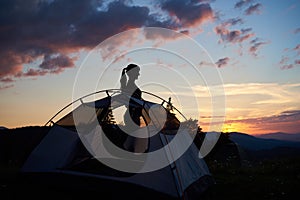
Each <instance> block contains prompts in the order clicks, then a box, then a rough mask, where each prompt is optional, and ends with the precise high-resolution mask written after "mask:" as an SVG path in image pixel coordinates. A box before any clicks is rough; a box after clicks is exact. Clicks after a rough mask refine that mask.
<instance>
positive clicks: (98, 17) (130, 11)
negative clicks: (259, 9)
mask: <svg viewBox="0 0 300 200" xmlns="http://www.w3.org/2000/svg"><path fill="white" fill-rule="evenodd" d="M209 2H210V1H201V0H199V1H180V0H175V1H162V2H158V9H157V11H156V12H154V13H153V12H152V13H150V9H149V7H147V6H138V5H133V4H129V3H127V1H108V2H104V1H97V0H96V1H95V0H85V1H81V0H64V1H60V0H51V1H36V0H28V1H26V2H25V1H19V0H3V1H1V2H0V42H1V49H0V82H2V81H1V80H4V79H3V78H5V77H7V78H14V77H22V76H31V75H36V76H38V75H39V74H40V75H45V74H47V73H60V72H62V71H64V69H66V68H71V67H73V66H74V58H72V57H71V56H70V55H72V54H73V53H76V52H78V51H79V50H90V49H92V48H94V47H95V46H96V45H97V44H99V43H100V42H102V41H104V40H105V39H106V38H108V37H110V36H112V35H114V34H117V33H120V32H122V31H125V30H129V29H133V28H141V27H145V26H156V27H163V28H170V29H175V30H187V28H190V27H193V26H194V27H198V26H199V25H201V24H202V23H204V22H206V21H210V20H213V17H214V13H213V10H212V8H211V7H210V5H209V4H208V3H209ZM158 13H160V15H158ZM162 13H163V14H162ZM161 15H164V16H163V17H161ZM147 36H148V37H151V36H150V35H149V33H148V35H147ZM125 41H126V38H125V39H124V40H122V41H116V43H115V44H114V45H115V46H118V44H120V43H124V42H125ZM110 47H111V46H110ZM110 47H108V48H110ZM112 53H114V52H112ZM54 55H60V56H58V57H55V56H54ZM53 56H54V57H53ZM50 57H52V58H50ZM39 60H42V64H40V65H38V66H36V68H32V69H30V70H29V71H25V68H24V65H28V64H31V63H34V62H36V61H39Z"/></svg>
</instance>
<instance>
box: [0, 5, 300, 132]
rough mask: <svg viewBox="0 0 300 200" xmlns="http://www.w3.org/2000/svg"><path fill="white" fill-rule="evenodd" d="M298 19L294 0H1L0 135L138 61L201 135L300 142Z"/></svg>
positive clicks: (145, 77)
mask: <svg viewBox="0 0 300 200" xmlns="http://www.w3.org/2000/svg"><path fill="white" fill-rule="evenodd" d="M299 18H300V1H297V0H273V1H269V0H264V1H263V0H262V1H259V0H226V1H221V0H219V1H218V0H187V1H181V0H153V1H137V0H136V1H134V0H131V1H101V0H86V1H81V0H72V1H71V0H64V1H58V0H27V1H21V0H2V1H0V41H1V46H0V97H1V98H0V126H4V127H8V128H16V127H22V126H35V125H44V124H45V123H46V122H47V121H48V120H49V119H50V118H51V117H52V116H53V115H54V114H55V113H56V112H58V111H59V110H60V109H61V108H63V107H64V106H65V105H67V104H68V103H70V102H72V100H73V99H74V96H78V95H84V94H88V93H90V92H94V91H97V90H103V89H107V88H118V87H119V85H118V79H119V77H120V74H121V71H122V68H123V67H124V66H126V64H128V63H129V62H135V63H138V64H140V65H141V66H142V68H141V76H140V77H139V80H138V81H137V83H138V85H140V86H141V88H142V89H143V90H146V91H149V92H153V93H155V94H158V95H160V96H162V97H163V98H165V99H167V98H168V97H169V96H172V99H174V105H175V106H176V107H177V108H179V109H180V110H182V111H183V113H184V114H185V115H186V116H187V117H192V118H196V119H198V120H199V123H200V126H201V127H202V128H203V130H204V131H207V130H211V127H213V126H212V125H213V124H221V125H222V128H221V129H222V131H225V132H230V131H238V132H244V133H248V134H262V133H271V132H286V133H299V132H300V103H299V99H300V78H299V75H300V21H299V20H298V19H299ZM150 27H153V28H150ZM159 28H162V29H163V31H160V32H158V31H157V30H161V29H159ZM174 32H175V33H174ZM148 47H151V48H148ZM147 48H148V49H147ZM137 49H139V50H137ZM173 51H174V52H173ZM172 52H173V53H172ZM190 61H191V62H190ZM74 91H75V92H74ZM74 93H76V95H74ZM216 102H217V103H216ZM212 119H213V120H212Z"/></svg>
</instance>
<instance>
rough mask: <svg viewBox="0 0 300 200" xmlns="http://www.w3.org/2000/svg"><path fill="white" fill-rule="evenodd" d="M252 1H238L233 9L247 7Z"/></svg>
mask: <svg viewBox="0 0 300 200" xmlns="http://www.w3.org/2000/svg"><path fill="white" fill-rule="evenodd" d="M252 2H253V0H241V1H238V2H237V3H236V4H235V5H234V8H242V7H244V6H247V5H249V4H250V3H252Z"/></svg>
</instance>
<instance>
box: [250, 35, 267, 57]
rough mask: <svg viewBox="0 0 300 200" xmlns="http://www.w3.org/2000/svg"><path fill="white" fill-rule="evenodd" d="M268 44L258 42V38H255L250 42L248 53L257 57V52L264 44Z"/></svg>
mask: <svg viewBox="0 0 300 200" xmlns="http://www.w3.org/2000/svg"><path fill="white" fill-rule="evenodd" d="M269 43H270V42H266V41H259V39H258V38H255V39H254V40H252V41H250V45H251V46H250V48H249V53H250V54H252V55H253V56H255V57H256V56H257V55H258V50H259V49H260V48H261V47H262V46H263V45H266V44H269Z"/></svg>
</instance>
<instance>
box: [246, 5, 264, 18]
mask: <svg viewBox="0 0 300 200" xmlns="http://www.w3.org/2000/svg"><path fill="white" fill-rule="evenodd" d="M261 7H262V5H261V4H260V3H256V4H254V5H251V6H249V7H248V8H247V9H246V10H245V15H252V14H260V13H261V11H260V9H261Z"/></svg>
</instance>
